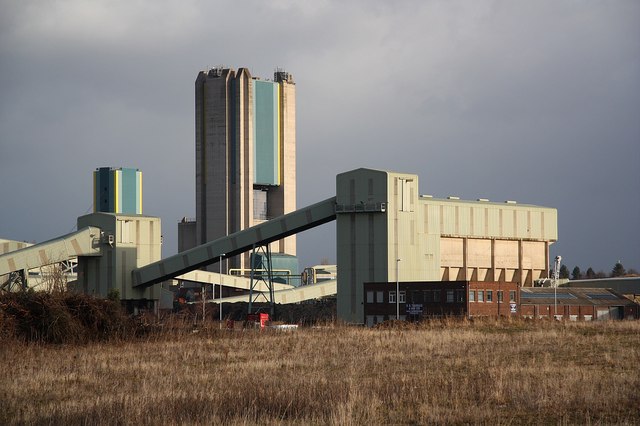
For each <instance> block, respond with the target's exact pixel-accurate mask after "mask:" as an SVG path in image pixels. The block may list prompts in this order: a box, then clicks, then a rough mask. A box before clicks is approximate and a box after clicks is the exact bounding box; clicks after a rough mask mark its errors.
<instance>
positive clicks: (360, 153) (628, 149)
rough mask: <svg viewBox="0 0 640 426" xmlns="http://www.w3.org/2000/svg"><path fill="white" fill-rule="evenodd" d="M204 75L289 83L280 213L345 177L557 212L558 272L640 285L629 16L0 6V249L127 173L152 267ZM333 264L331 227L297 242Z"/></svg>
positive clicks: (635, 40)
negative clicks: (371, 172)
mask: <svg viewBox="0 0 640 426" xmlns="http://www.w3.org/2000/svg"><path fill="white" fill-rule="evenodd" d="M216 65H225V66H228V67H233V68H236V69H237V68H239V67H248V68H249V69H250V70H251V72H252V74H253V75H254V76H260V77H263V78H271V77H272V75H273V70H274V68H276V67H282V68H285V69H286V70H287V71H288V72H290V73H292V74H293V76H294V79H295V81H296V84H297V152H298V156H297V167H298V206H299V207H302V206H305V205H309V204H312V203H314V202H317V201H320V200H323V199H325V198H327V197H330V196H332V195H334V194H335V176H336V174H338V173H341V172H344V171H347V170H351V169H355V168H358V167H370V168H378V169H388V170H394V171H399V172H407V173H415V174H417V175H419V178H420V193H428V194H432V195H434V196H436V197H446V196H448V195H456V196H459V197H461V198H463V199H476V198H489V199H491V200H492V201H504V200H507V199H508V200H517V201H518V202H521V203H529V204H538V205H542V206H548V207H555V208H557V209H558V230H559V241H558V242H557V243H556V244H554V245H553V246H552V253H551V255H552V256H555V255H557V254H561V255H562V256H563V259H564V263H565V264H566V265H567V266H568V267H569V268H570V269H572V268H573V267H574V266H576V265H578V266H580V268H581V269H582V270H583V271H585V270H586V269H587V268H588V267H589V266H591V267H593V268H594V269H595V270H596V271H598V270H604V271H605V272H609V271H611V269H612V268H613V265H614V264H615V262H616V261H617V260H621V261H622V263H623V264H624V265H625V267H627V269H628V268H635V269H640V2H638V1H636V0H629V1H622V0H621V1H602V0H598V1H568V0H567V1H559V0H552V1H544V0H542V1H538V0H537V1H530V0H526V1H525V0H523V1H506V0H505V1H480V0H473V1H472V0H469V1H425V0H421V1H417V0H416V1H387V0H380V1H371V0H367V1H350V2H347V1H312V2H311V1H310V2H300V1H293V0H290V1H287V0H282V1H264V0H254V1H193V0H180V1H171V0H165V1H157V0H156V1H150V0H126V1H87V0H84V1H83V0H75V1H73V0H71V1H65V0H59V1H46V0H41V1H29V0H20V1H18V0H15V1H11V0H0V206H1V207H0V238H9V239H15V240H25V241H36V242H41V241H44V240H47V239H51V238H54V237H57V236H59V235H62V234H65V233H68V232H70V231H72V230H74V229H75V224H76V218H77V217H78V216H80V215H83V214H85V213H88V212H90V211H92V175H91V173H92V171H93V170H94V169H95V168H96V167H105V166H110V167H134V168H139V169H141V170H142V172H143V175H144V212H145V214H148V215H153V216H159V217H161V218H162V228H163V235H164V241H165V245H164V247H163V255H164V256H167V255H171V254H174V253H175V252H176V251H177V222H178V221H179V220H180V218H182V217H183V216H187V217H195V141H194V81H195V78H196V75H197V73H198V71H199V70H203V69H207V68H209V67H213V66H216ZM298 241H299V242H298V251H299V256H300V259H301V266H306V265H311V264H316V263H319V262H320V261H321V260H322V259H323V258H327V259H328V260H330V261H331V262H335V261H336V259H335V226H334V225H333V224H329V225H324V226H323V227H322V228H316V229H315V230H310V231H307V232H305V233H302V234H300V235H299V237H298Z"/></svg>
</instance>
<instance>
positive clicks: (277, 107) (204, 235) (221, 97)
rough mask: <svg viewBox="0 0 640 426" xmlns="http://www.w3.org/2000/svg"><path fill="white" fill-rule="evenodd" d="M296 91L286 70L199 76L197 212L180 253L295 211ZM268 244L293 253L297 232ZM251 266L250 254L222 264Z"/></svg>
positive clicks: (183, 227) (185, 224)
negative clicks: (265, 75) (264, 76)
mask: <svg viewBox="0 0 640 426" xmlns="http://www.w3.org/2000/svg"><path fill="white" fill-rule="evenodd" d="M295 93H296V92H295V83H294V81H293V77H292V75H291V74H289V73H287V72H285V71H281V70H277V71H276V72H275V73H274V79H273V81H269V80H261V79H258V78H255V77H252V76H251V73H250V72H249V70H248V69H247V68H240V69H239V70H238V71H234V70H233V69H231V68H224V67H219V68H213V69H210V70H208V71H201V72H200V73H199V74H198V76H197V78H196V82H195V138H196V217H195V221H193V220H186V218H185V220H183V221H181V223H180V225H179V227H178V233H179V237H178V238H179V247H178V249H179V250H180V251H184V250H188V249H190V248H193V247H195V246H198V245H201V244H204V243H207V242H209V241H213V240H215V239H217V238H221V237H225V236H227V235H229V234H232V233H234V232H237V231H241V230H243V229H247V228H249V227H252V226H254V225H257V224H260V223H262V222H265V221H267V220H269V219H271V218H274V217H278V216H281V215H283V214H286V213H289V212H292V211H294V210H295V208H296V129H295V126H296V115H295V111H296V97H295ZM270 249H271V251H272V252H273V253H279V254H284V255H289V256H290V257H294V256H295V255H296V237H295V236H290V237H287V238H283V239H281V240H279V241H276V242H274V243H272V244H271V246H270ZM294 260H295V259H294ZM296 263H297V261H296ZM274 267H277V265H275V266H274ZM249 268H250V265H249V254H243V255H241V256H237V257H234V258H231V259H229V261H228V262H226V261H225V265H224V266H223V270H224V271H229V270H231V269H236V270H240V271H243V270H248V269H249ZM296 269H297V268H296ZM296 273H297V271H296Z"/></svg>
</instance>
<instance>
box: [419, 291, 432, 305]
mask: <svg viewBox="0 0 640 426" xmlns="http://www.w3.org/2000/svg"><path fill="white" fill-rule="evenodd" d="M422 293H423V296H424V299H423V300H424V303H431V302H433V294H432V293H431V290H425V291H423V292H422Z"/></svg>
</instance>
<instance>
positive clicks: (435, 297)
mask: <svg viewBox="0 0 640 426" xmlns="http://www.w3.org/2000/svg"><path fill="white" fill-rule="evenodd" d="M433 301H434V302H435V303H440V290H433Z"/></svg>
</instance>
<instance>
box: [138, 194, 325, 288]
mask: <svg viewBox="0 0 640 426" xmlns="http://www.w3.org/2000/svg"><path fill="white" fill-rule="evenodd" d="M335 205H336V198H335V197H331V198H328V199H326V200H324V201H321V202H319V203H316V204H313V205H311V206H308V207H304V208H302V209H299V210H296V211H294V212H291V213H288V214H286V215H283V216H280V217H278V218H275V219H272V220H269V221H268V222H264V223H261V224H259V225H256V226H252V227H251V228H247V229H245V230H242V231H239V232H235V233H233V234H231V235H229V236H227V237H223V238H218V239H217V240H213V241H211V242H208V243H206V244H202V245H200V246H198V247H194V248H192V249H190V250H187V251H183V252H181V253H178V254H176V255H173V256H170V257H168V258H166V259H163V260H160V261H157V262H154V263H150V264H149V265H146V266H143V267H142V268H138V269H134V270H133V271H132V279H133V286H134V287H148V286H151V285H153V284H156V283H159V282H162V281H164V280H167V279H170V278H174V277H177V276H178V275H181V274H184V273H187V272H189V271H193V270H195V269H198V268H201V267H203V266H206V265H209V264H212V263H216V262H218V260H219V259H220V256H222V255H224V256H225V257H231V256H236V255H238V254H240V253H244V252H246V251H249V250H251V249H252V248H253V247H259V246H263V245H266V244H269V243H271V242H274V241H277V240H279V239H282V238H284V237H288V236H290V235H293V234H297V233H298V232H302V231H305V230H307V229H311V228H314V227H316V226H318V225H322V224H324V223H327V222H331V221H332V220H335V218H336V211H335Z"/></svg>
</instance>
